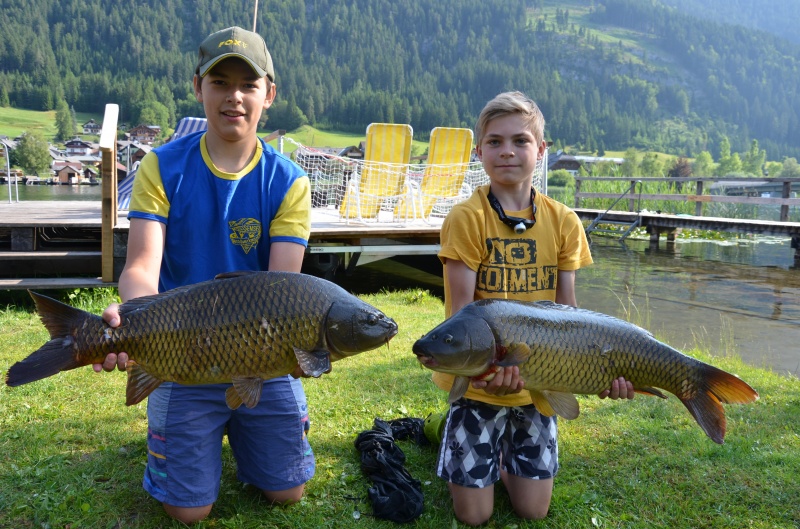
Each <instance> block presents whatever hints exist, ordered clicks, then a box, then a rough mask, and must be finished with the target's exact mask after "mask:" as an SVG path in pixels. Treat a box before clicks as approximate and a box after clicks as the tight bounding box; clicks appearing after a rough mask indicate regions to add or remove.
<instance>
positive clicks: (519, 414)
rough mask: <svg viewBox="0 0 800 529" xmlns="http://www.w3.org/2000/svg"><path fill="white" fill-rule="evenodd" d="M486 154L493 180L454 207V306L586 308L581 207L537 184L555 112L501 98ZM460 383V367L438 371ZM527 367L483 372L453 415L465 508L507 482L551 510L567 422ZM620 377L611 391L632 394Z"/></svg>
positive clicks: (490, 108)
mask: <svg viewBox="0 0 800 529" xmlns="http://www.w3.org/2000/svg"><path fill="white" fill-rule="evenodd" d="M476 141H477V147H476V150H477V154H478V156H479V157H480V159H481V162H482V163H483V167H484V169H485V170H486V173H487V174H488V175H489V180H490V184H489V185H486V186H482V187H479V188H478V189H476V190H475V192H474V193H473V195H472V196H471V197H470V198H469V199H468V200H466V201H465V202H463V203H461V204H458V205H456V206H454V207H453V210H452V211H451V212H450V214H449V215H448V216H447V218H446V219H445V221H444V224H443V225H442V231H441V245H442V248H441V251H440V252H439V258H440V259H441V260H442V263H443V264H444V284H445V315H446V316H447V317H450V316H451V315H452V314H455V313H456V312H457V311H458V310H459V309H461V308H462V307H463V306H464V305H466V304H468V303H471V302H472V301H475V300H479V299H485V298H500V299H514V300H522V301H537V300H550V301H555V302H557V303H562V304H565V305H572V306H577V302H576V299H575V271H576V270H578V269H579V268H581V267H582V266H586V265H589V264H591V263H592V256H591V253H590V251H589V245H588V242H587V240H586V235H585V233H584V230H583V226H582V224H581V222H580V220H579V219H578V216H577V215H576V214H575V212H574V211H572V210H571V209H569V208H568V207H567V206H565V205H564V204H561V203H560V202H557V201H555V200H553V199H551V198H550V197H547V196H544V195H542V194H541V193H537V192H536V190H535V189H534V188H533V175H534V172H535V170H536V166H537V163H541V160H542V158H543V156H544V153H545V150H546V149H547V144H546V142H545V141H544V116H543V115H542V113H541V111H540V110H539V108H538V106H537V105H536V103H535V102H534V101H532V100H531V99H529V98H528V97H526V96H525V95H524V94H522V93H520V92H506V93H503V94H500V95H498V96H497V97H495V98H494V99H492V100H491V101H490V102H489V103H487V105H486V106H485V107H484V109H483V110H482V111H481V114H480V116H479V117H478V123H477V127H476ZM433 380H434V382H435V383H436V384H437V385H438V386H439V387H440V388H442V389H444V390H447V391H449V390H450V387H451V386H452V384H453V376H452V375H447V374H444V373H438V372H437V373H434V375H433ZM524 384H525V383H524V380H522V379H521V378H520V376H519V368H518V367H507V368H503V369H501V370H500V371H499V372H498V373H497V375H496V376H495V377H494V379H492V380H491V381H490V382H485V381H477V380H476V381H473V382H472V387H470V388H469V389H468V391H467V393H466V395H465V396H464V397H463V398H461V399H459V400H458V401H456V402H455V403H453V404H452V405H451V407H450V410H449V412H448V415H447V419H446V423H445V428H444V434H443V438H442V443H441V449H440V453H439V461H438V465H437V474H438V475H439V476H440V477H442V478H443V479H445V480H447V481H448V486H449V488H450V494H451V496H452V498H453V509H454V511H455V514H456V517H457V518H458V519H459V520H461V521H462V522H464V523H466V524H468V525H480V524H482V523H485V522H486V521H487V520H488V519H489V518H490V517H491V515H492V511H493V509H494V483H495V482H496V481H497V480H498V479H502V480H503V484H504V485H505V488H506V490H507V491H508V494H509V496H510V499H511V503H512V505H513V507H514V510H515V512H516V513H517V515H519V516H520V517H522V518H532V519H538V518H543V517H545V516H546V515H547V511H548V509H549V507H550V499H551V497H552V492H553V478H554V476H555V474H556V472H557V471H558V444H557V422H556V418H555V417H547V416H544V415H541V414H540V413H539V412H538V411H537V410H536V408H535V407H534V406H533V403H532V401H531V397H530V394H529V393H528V392H527V391H525V390H524V389H523V388H524ZM633 395H634V391H633V386H632V385H631V383H630V382H627V381H626V380H624V379H622V378H620V379H617V380H615V381H614V383H613V385H612V387H611V388H610V389H609V390H606V391H604V392H603V393H602V394H601V395H600V397H601V398H605V397H610V398H613V399H616V398H629V399H630V398H633Z"/></svg>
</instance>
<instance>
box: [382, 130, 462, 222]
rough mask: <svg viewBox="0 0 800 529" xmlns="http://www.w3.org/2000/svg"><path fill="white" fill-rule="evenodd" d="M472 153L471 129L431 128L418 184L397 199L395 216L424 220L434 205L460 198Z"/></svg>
mask: <svg viewBox="0 0 800 529" xmlns="http://www.w3.org/2000/svg"><path fill="white" fill-rule="evenodd" d="M471 152H472V130H470V129H463V128H450V127H436V128H435V129H433V130H432V131H431V142H430V147H429V148H428V163H427V165H426V167H425V171H424V172H423V174H422V180H421V181H420V182H419V185H418V186H417V185H414V184H412V188H411V191H410V193H409V194H408V198H405V197H404V198H401V199H400V200H399V201H398V202H397V206H396V207H395V210H394V214H395V217H396V218H405V219H413V218H420V219H427V218H428V217H429V216H430V215H431V213H432V211H433V207H434V206H435V205H437V204H442V205H448V204H449V205H452V204H454V203H455V202H457V201H458V200H460V195H461V187H462V185H463V184H464V177H465V175H466V174H467V168H468V166H469V157H470V153H471Z"/></svg>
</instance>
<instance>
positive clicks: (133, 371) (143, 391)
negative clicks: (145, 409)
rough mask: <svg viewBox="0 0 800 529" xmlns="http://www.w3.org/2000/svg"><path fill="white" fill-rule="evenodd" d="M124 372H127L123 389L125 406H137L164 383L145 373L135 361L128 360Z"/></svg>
mask: <svg viewBox="0 0 800 529" xmlns="http://www.w3.org/2000/svg"><path fill="white" fill-rule="evenodd" d="M125 370H126V371H127V372H128V386H127V388H125V405H126V406H132V405H134V404H139V403H140V402H142V401H143V400H144V399H145V398H146V397H147V396H148V395H149V394H150V393H152V392H153V390H154V389H156V388H157V387H158V386H160V385H161V383H162V382H164V381H163V380H161V379H160V378H156V377H154V376H153V375H151V374H150V373H148V372H147V371H145V370H144V369H143V368H142V366H140V365H139V364H137V363H136V361H135V360H128V363H127V364H126V366H125Z"/></svg>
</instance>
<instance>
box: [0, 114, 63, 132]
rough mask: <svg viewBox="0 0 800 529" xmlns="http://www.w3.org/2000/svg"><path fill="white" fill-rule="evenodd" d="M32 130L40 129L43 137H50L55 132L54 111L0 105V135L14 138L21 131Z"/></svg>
mask: <svg viewBox="0 0 800 529" xmlns="http://www.w3.org/2000/svg"><path fill="white" fill-rule="evenodd" d="M33 130H39V131H41V132H42V134H43V135H44V137H45V139H52V138H53V136H55V134H56V113H55V111H54V110H53V111H49V112H41V111H35V110H24V109H19V108H10V107H0V135H2V136H8V137H9V138H16V137H17V136H20V135H22V133H23V132H27V131H33Z"/></svg>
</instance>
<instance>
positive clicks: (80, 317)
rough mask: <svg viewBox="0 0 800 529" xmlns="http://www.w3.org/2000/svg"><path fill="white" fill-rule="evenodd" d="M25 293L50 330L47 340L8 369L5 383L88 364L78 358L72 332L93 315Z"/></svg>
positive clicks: (44, 297)
mask: <svg viewBox="0 0 800 529" xmlns="http://www.w3.org/2000/svg"><path fill="white" fill-rule="evenodd" d="M28 293H29V294H30V295H31V297H32V298H33V301H34V302H35V303H36V311H37V312H38V313H39V318H40V319H41V320H42V323H43V324H44V326H45V327H46V328H47V332H49V333H50V341H48V342H47V343H46V344H44V345H43V346H42V347H40V348H39V349H37V350H36V351H34V352H33V353H31V354H30V355H28V356H27V357H26V358H25V359H24V360H21V361H19V362H17V363H16V364H14V365H12V366H11V367H10V368H9V370H8V372H7V373H6V384H7V385H8V386H20V385H22V384H27V383H29V382H34V381H36V380H41V379H43V378H47V377H50V376H53V375H55V374H56V373H59V372H61V371H67V370H69V369H75V368H76V367H81V366H84V365H88V364H89V363H90V362H87V361H84V360H82V359H80V358H79V356H78V354H77V353H78V351H77V349H76V345H75V339H74V337H73V333H74V331H75V329H76V328H77V327H78V326H79V324H81V323H82V322H83V321H84V320H85V319H86V318H87V317H88V318H92V317H96V316H93V315H92V314H89V313H88V312H85V311H82V310H80V309H76V308H75V307H70V306H69V305H66V304H64V303H61V302H60V301H56V300H54V299H51V298H48V297H47V296H43V295H41V294H37V293H35V292H31V291H28Z"/></svg>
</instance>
